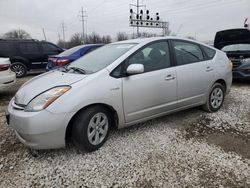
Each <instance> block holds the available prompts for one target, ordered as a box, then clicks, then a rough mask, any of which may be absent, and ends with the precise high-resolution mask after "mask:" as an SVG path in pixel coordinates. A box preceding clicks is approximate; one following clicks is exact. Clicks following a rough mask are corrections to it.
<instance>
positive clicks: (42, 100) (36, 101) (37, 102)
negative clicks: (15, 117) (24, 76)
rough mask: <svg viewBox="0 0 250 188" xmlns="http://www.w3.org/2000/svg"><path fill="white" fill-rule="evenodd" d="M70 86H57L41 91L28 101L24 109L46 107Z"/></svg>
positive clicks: (35, 109)
mask: <svg viewBox="0 0 250 188" xmlns="http://www.w3.org/2000/svg"><path fill="white" fill-rule="evenodd" d="M70 88H71V87H70V86H58V87H54V88H52V89H50V90H47V91H45V92H43V93H41V94H40V95H38V96H36V97H35V98H33V99H32V100H31V101H30V102H29V104H28V105H27V106H26V108H25V111H32V112H34V111H40V110H43V109H45V108H47V107H48V106H49V105H50V104H51V103H53V102H54V101H55V100H56V99H57V98H58V97H60V96H61V95H63V94H64V93H66V92H67V91H68V90H69V89H70Z"/></svg>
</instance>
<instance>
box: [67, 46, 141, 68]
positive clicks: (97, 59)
mask: <svg viewBox="0 0 250 188" xmlns="http://www.w3.org/2000/svg"><path fill="white" fill-rule="evenodd" d="M135 45H136V44H110V45H105V46H103V47H101V48H98V49H97V50H95V51H93V52H91V53H89V54H87V55H85V56H83V57H81V58H79V59H77V60H76V61H74V62H72V63H71V64H70V65H69V66H68V68H70V67H77V68H80V69H82V70H85V71H86V72H91V73H94V72H97V71H99V70H101V69H103V68H105V67H107V66H108V65H110V64H111V63H113V62H114V61H115V60H116V59H118V58H119V57H120V56H122V55H123V54H125V53H126V52H127V51H129V50H130V49H131V48H133V47H134V46H135Z"/></svg>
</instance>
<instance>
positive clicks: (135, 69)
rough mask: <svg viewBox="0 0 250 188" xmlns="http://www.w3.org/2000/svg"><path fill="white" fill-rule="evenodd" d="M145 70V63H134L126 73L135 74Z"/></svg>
mask: <svg viewBox="0 0 250 188" xmlns="http://www.w3.org/2000/svg"><path fill="white" fill-rule="evenodd" d="M143 72H144V65H143V64H132V65H129V66H128V68H127V71H126V73H127V74H128V75H133V74H140V73H143Z"/></svg>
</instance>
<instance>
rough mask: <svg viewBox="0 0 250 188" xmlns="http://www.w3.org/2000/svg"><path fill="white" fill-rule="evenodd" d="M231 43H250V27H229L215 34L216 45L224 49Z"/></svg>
mask: <svg viewBox="0 0 250 188" xmlns="http://www.w3.org/2000/svg"><path fill="white" fill-rule="evenodd" d="M231 44H250V30H248V29H229V30H224V31H219V32H217V33H216V35H215V39H214V47H215V48H217V49H222V48H223V47H224V46H227V45H231Z"/></svg>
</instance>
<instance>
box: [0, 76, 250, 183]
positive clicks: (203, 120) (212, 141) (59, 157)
mask: <svg viewBox="0 0 250 188" xmlns="http://www.w3.org/2000/svg"><path fill="white" fill-rule="evenodd" d="M30 78H31V76H29V77H26V78H23V79H19V80H18V81H17V83H16V84H15V85H14V86H13V87H11V88H6V89H4V90H2V91H0V187H17V186H18V187H66V186H70V187H79V186H86V187H250V145H249V144H250V83H234V85H233V87H232V89H231V92H230V94H229V95H228V96H227V97H226V100H225V103H224V106H223V108H222V109H221V110H220V111H219V112H218V113H213V114H208V113H205V112H203V111H202V110H200V109H199V108H194V109H191V110H187V111H184V112H179V113H175V114H172V115H169V116H166V117H163V118H158V119H156V120H152V121H148V122H146V123H143V124H139V125H136V126H133V127H130V128H126V129H122V130H112V132H111V134H110V137H109V139H108V141H107V142H106V144H105V145H104V146H103V147H102V148H101V149H100V150H98V151H96V152H93V153H81V152H79V151H77V150H76V149H75V148H74V147H73V146H72V145H71V144H69V146H68V147H67V148H66V149H60V150H47V151H39V152H38V153H37V156H34V155H31V152H29V150H28V149H27V148H26V147H25V146H24V145H22V144H21V143H20V142H19V141H18V140H17V139H16V137H15V135H14V133H13V131H12V130H11V128H9V127H7V126H6V121H5V116H4V109H5V108H6V105H7V104H8V102H9V100H10V98H11V97H12V96H13V95H14V94H15V92H16V91H17V89H18V88H19V87H20V86H21V84H22V83H24V82H25V81H26V80H28V79H30Z"/></svg>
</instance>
